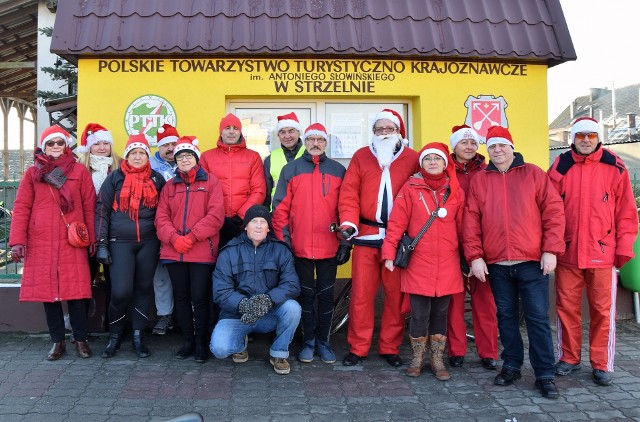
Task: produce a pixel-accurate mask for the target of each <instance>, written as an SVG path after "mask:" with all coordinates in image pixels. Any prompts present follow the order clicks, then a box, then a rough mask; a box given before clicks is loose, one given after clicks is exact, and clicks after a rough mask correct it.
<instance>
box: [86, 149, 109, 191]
mask: <svg viewBox="0 0 640 422" xmlns="http://www.w3.org/2000/svg"><path fill="white" fill-rule="evenodd" d="M112 165H113V158H111V157H101V156H99V155H93V154H91V153H90V154H89V166H90V167H91V170H93V171H92V172H91V179H93V186H94V187H95V188H96V193H98V192H100V186H102V182H104V179H106V178H107V175H108V174H109V169H110V168H111V166H112Z"/></svg>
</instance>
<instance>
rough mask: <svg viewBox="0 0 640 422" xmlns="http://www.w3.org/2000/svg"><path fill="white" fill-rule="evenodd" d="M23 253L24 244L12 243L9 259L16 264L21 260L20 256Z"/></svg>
mask: <svg viewBox="0 0 640 422" xmlns="http://www.w3.org/2000/svg"><path fill="white" fill-rule="evenodd" d="M24 254H25V251H24V245H13V247H12V248H11V259H12V260H13V262H15V263H16V264H17V263H18V262H22V258H24Z"/></svg>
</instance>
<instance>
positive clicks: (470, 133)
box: [449, 125, 480, 151]
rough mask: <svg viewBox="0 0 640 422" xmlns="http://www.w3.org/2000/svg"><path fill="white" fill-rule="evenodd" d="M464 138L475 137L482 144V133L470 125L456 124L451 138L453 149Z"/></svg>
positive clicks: (450, 142)
mask: <svg viewBox="0 0 640 422" xmlns="http://www.w3.org/2000/svg"><path fill="white" fill-rule="evenodd" d="M463 139H473V140H474V141H476V142H477V143H478V144H480V135H478V132H476V131H475V130H473V129H472V128H471V127H469V126H468V125H461V126H454V127H452V128H451V137H450V138H449V144H450V145H451V151H454V150H455V149H456V145H458V142H460V141H462V140H463Z"/></svg>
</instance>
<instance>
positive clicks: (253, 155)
mask: <svg viewBox="0 0 640 422" xmlns="http://www.w3.org/2000/svg"><path fill="white" fill-rule="evenodd" d="M200 165H201V166H202V168H203V169H204V170H205V171H206V172H207V173H211V174H213V175H214V176H216V177H217V178H218V180H220V183H221V185H222V193H223V194H224V213H225V215H226V216H227V217H233V216H234V215H237V216H240V218H244V213H245V212H247V210H248V209H249V208H250V207H251V206H252V205H262V203H263V202H264V198H265V194H266V192H267V187H266V183H265V180H264V169H263V167H262V159H261V158H260V154H258V153H257V152H255V151H253V150H250V149H248V148H247V144H246V142H245V139H244V137H241V138H240V143H238V144H234V145H227V144H225V143H224V142H223V141H222V139H221V138H218V147H217V148H214V149H210V150H209V151H206V152H205V153H203V154H202V157H201V158H200Z"/></svg>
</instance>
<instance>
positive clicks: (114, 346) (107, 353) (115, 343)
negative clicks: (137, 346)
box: [102, 333, 121, 358]
mask: <svg viewBox="0 0 640 422" xmlns="http://www.w3.org/2000/svg"><path fill="white" fill-rule="evenodd" d="M120 338H121V335H120V334H119V333H111V334H109V343H108V344H107V347H105V348H104V350H103V351H102V357H103V358H112V357H114V356H115V354H116V352H117V351H118V350H120Z"/></svg>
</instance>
